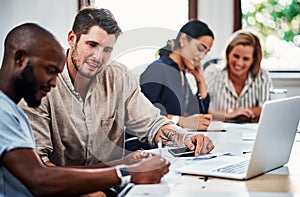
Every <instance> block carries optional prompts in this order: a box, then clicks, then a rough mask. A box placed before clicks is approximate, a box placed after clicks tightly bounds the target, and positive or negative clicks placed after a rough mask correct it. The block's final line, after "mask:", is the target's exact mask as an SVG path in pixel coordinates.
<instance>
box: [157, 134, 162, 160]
mask: <svg viewBox="0 0 300 197" xmlns="http://www.w3.org/2000/svg"><path fill="white" fill-rule="evenodd" d="M157 147H158V151H159V156H161V155H162V153H161V152H162V150H161V149H162V141H161V138H160V137H159V138H158V142H157Z"/></svg>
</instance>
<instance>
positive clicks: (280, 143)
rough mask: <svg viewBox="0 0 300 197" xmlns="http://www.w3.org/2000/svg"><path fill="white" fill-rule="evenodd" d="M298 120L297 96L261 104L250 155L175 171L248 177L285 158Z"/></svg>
mask: <svg viewBox="0 0 300 197" xmlns="http://www.w3.org/2000/svg"><path fill="white" fill-rule="evenodd" d="M299 120H300V96H296V97H289V98H284V99H278V100H271V101H267V102H265V103H264V105H263V107H262V113H261V116H260V120H259V125H258V130H257V134H256V140H255V143H254V147H253V150H252V155H251V157H242V156H226V155H224V156H218V157H215V158H211V159H208V160H205V161H201V162H199V163H194V164H191V165H185V166H183V167H180V168H178V169H176V171H177V172H179V173H185V174H195V175H203V176H213V177H221V178H229V179H239V180H242V179H249V178H252V177H254V176H257V175H260V174H263V173H265V172H268V171H271V170H273V169H276V168H279V167H281V166H283V165H284V164H286V163H287V162H288V160H289V157H290V154H291V150H292V146H293V143H294V139H295V135H296V132H297V126H298V123H299Z"/></svg>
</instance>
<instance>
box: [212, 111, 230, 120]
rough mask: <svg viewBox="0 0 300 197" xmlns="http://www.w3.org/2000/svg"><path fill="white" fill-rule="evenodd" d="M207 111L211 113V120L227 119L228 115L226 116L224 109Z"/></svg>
mask: <svg viewBox="0 0 300 197" xmlns="http://www.w3.org/2000/svg"><path fill="white" fill-rule="evenodd" d="M208 113H209V114H211V115H212V119H213V120H220V121H225V119H228V117H226V111H213V110H209V111H208Z"/></svg>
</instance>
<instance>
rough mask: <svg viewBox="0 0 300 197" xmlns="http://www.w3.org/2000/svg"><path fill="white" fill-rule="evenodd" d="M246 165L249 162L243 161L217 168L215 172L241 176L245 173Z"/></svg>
mask: <svg viewBox="0 0 300 197" xmlns="http://www.w3.org/2000/svg"><path fill="white" fill-rule="evenodd" d="M248 164H249V161H248V160H244V161H241V162H238V163H235V164H232V165H228V166H225V167H222V168H218V169H216V171H218V172H224V173H234V174H242V173H245V172H246V171H247V167H248Z"/></svg>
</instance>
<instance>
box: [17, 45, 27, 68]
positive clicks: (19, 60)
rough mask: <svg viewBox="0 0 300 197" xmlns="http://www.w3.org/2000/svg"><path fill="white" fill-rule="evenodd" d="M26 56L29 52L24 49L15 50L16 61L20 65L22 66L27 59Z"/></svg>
mask: <svg viewBox="0 0 300 197" xmlns="http://www.w3.org/2000/svg"><path fill="white" fill-rule="evenodd" d="M26 56H27V54H26V52H25V51H24V50H23V49H20V50H17V51H16V52H15V62H16V64H17V65H19V66H22V65H23V62H24V61H25V59H26Z"/></svg>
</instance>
